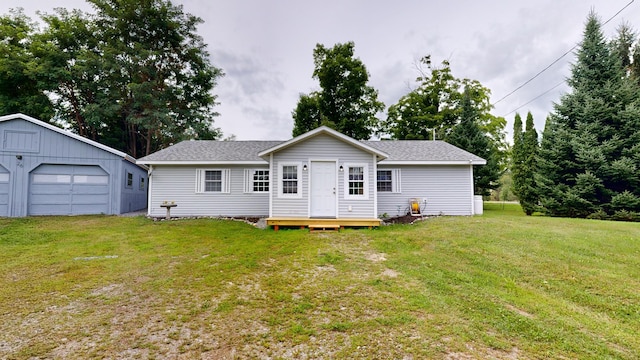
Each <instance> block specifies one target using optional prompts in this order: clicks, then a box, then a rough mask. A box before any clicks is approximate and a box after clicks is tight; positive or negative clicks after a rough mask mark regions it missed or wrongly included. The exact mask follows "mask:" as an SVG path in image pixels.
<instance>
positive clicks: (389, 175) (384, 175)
mask: <svg viewBox="0 0 640 360" xmlns="http://www.w3.org/2000/svg"><path fill="white" fill-rule="evenodd" d="M377 189H378V192H390V193H399V192H400V169H384V170H378V174H377Z"/></svg>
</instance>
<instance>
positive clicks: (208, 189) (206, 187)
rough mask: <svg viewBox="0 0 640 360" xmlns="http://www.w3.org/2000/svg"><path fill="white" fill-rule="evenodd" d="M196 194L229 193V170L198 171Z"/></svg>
mask: <svg viewBox="0 0 640 360" xmlns="http://www.w3.org/2000/svg"><path fill="white" fill-rule="evenodd" d="M196 193H213V194H215V193H224V194H226V193H229V169H196Z"/></svg>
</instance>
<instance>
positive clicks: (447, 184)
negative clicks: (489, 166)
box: [378, 164, 473, 216]
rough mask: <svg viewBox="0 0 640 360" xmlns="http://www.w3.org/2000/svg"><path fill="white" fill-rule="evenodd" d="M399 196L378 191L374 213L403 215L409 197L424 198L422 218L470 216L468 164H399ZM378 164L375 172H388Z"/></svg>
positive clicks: (470, 187)
mask: <svg viewBox="0 0 640 360" xmlns="http://www.w3.org/2000/svg"><path fill="white" fill-rule="evenodd" d="M394 168H399V170H401V172H402V177H401V178H400V183H399V186H401V190H402V192H401V193H390V192H378V213H379V214H385V213H386V214H387V215H389V216H397V215H403V214H405V213H406V212H407V211H408V210H409V200H410V199H412V198H418V199H422V200H423V201H424V200H425V199H426V200H427V204H426V207H425V209H424V213H425V214H426V215H472V211H473V209H472V208H471V204H472V199H473V184H472V183H471V173H470V172H471V166H468V165H429V166H424V165H422V166H420V165H403V166H401V167H398V166H394ZM390 169H391V168H387V167H385V166H384V165H383V164H378V170H390Z"/></svg>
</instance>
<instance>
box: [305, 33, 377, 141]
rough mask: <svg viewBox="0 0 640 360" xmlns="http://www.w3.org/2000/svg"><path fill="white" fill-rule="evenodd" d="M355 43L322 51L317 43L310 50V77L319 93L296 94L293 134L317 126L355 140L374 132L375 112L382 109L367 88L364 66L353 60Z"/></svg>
mask: <svg viewBox="0 0 640 360" xmlns="http://www.w3.org/2000/svg"><path fill="white" fill-rule="evenodd" d="M354 48H355V44H354V43H353V42H348V43H346V44H336V45H335V46H334V47H333V48H326V47H325V46H324V45H321V44H317V45H316V48H315V49H314V51H313V62H314V65H315V68H314V71H313V77H314V78H315V79H318V81H319V82H320V88H321V90H320V91H316V92H313V93H311V94H309V95H304V94H303V95H300V100H299V101H298V105H297V106H296V109H295V110H294V111H293V113H292V115H293V119H294V129H293V135H294V136H297V135H300V134H302V133H305V132H307V131H310V130H313V129H314V128H316V127H318V126H320V125H327V126H330V127H332V128H334V129H336V130H338V131H340V132H341V133H343V134H345V135H348V136H351V137H353V138H355V139H358V140H363V139H369V138H370V137H371V135H372V134H373V133H374V132H375V131H376V130H377V129H378V127H379V122H380V121H379V120H378V119H377V118H376V113H378V112H379V111H382V109H384V104H383V103H382V102H380V101H378V92H377V91H376V90H375V89H374V88H373V87H371V86H369V85H367V82H368V81H369V74H368V72H367V69H366V67H365V66H364V63H363V62H362V61H361V60H360V59H358V58H354Z"/></svg>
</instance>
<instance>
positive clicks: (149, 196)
mask: <svg viewBox="0 0 640 360" xmlns="http://www.w3.org/2000/svg"><path fill="white" fill-rule="evenodd" d="M152 173H153V165H149V170H148V171H147V178H148V179H149V180H148V182H149V184H148V185H147V216H149V217H150V216H151V203H152V200H153V198H152V197H151V194H153V191H151V189H153V177H152V176H151V174H152Z"/></svg>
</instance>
